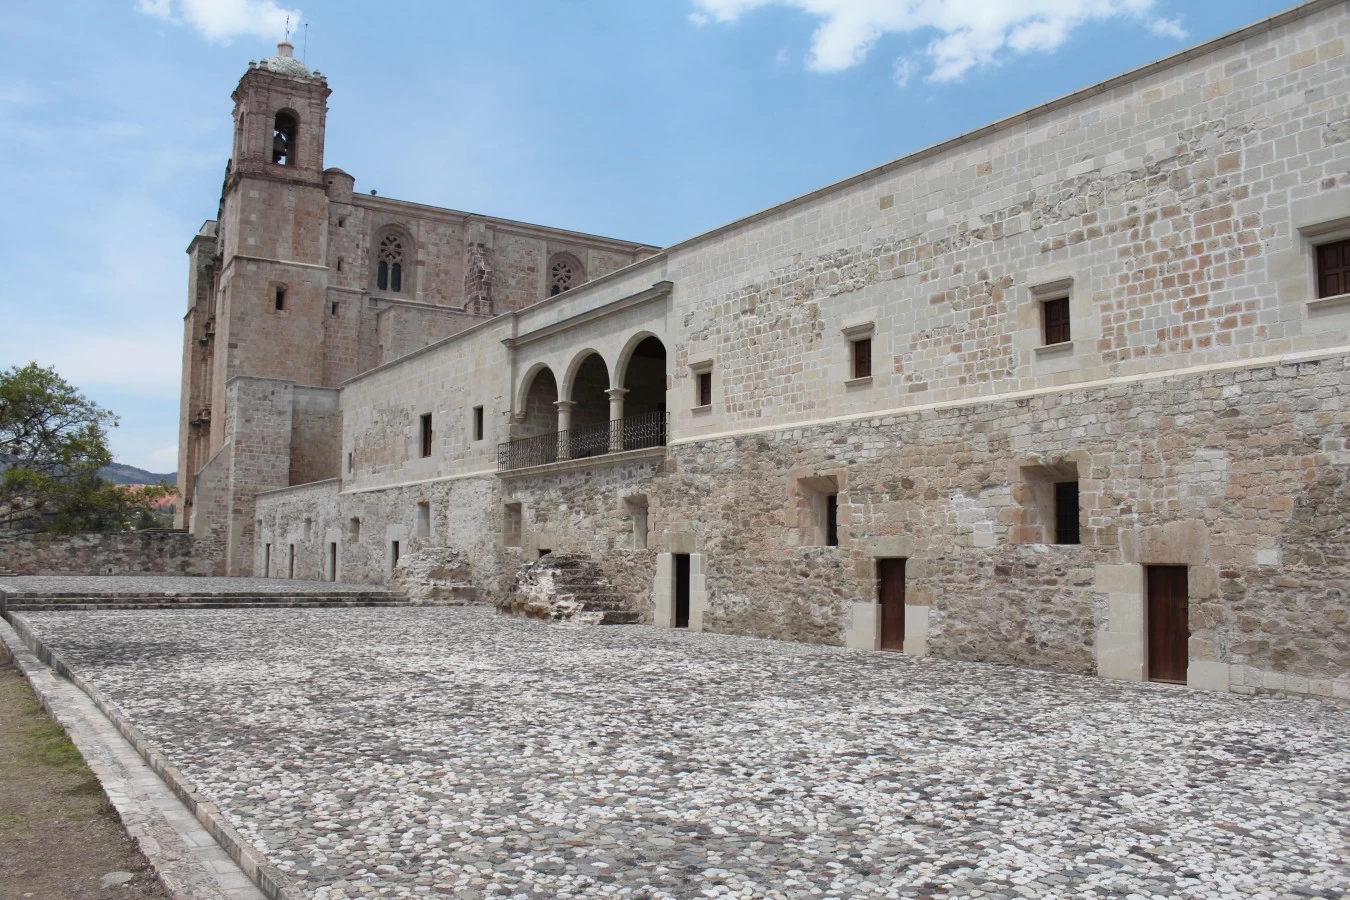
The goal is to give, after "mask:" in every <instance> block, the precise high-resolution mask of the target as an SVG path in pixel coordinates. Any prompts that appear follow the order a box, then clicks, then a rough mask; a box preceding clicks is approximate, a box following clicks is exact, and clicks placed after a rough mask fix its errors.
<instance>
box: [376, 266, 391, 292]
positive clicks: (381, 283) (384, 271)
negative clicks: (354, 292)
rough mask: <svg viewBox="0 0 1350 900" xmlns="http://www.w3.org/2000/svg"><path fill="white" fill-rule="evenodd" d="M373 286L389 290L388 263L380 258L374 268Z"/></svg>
mask: <svg viewBox="0 0 1350 900" xmlns="http://www.w3.org/2000/svg"><path fill="white" fill-rule="evenodd" d="M375 286H376V287H377V288H379V289H380V290H382V291H387V290H389V263H387V262H385V261H384V260H380V264H379V265H378V266H376V268H375Z"/></svg>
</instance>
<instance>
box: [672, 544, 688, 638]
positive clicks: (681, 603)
mask: <svg viewBox="0 0 1350 900" xmlns="http://www.w3.org/2000/svg"><path fill="white" fill-rule="evenodd" d="M675 627H676V628H688V627H689V554H688V553H676V554H675Z"/></svg>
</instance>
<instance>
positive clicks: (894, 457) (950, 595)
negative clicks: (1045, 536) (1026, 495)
mask: <svg viewBox="0 0 1350 900" xmlns="http://www.w3.org/2000/svg"><path fill="white" fill-rule="evenodd" d="M1348 395H1350V360H1347V359H1346V358H1345V357H1334V358H1330V359H1325V360H1321V361H1314V362H1306V363H1301V364H1297V365H1288V366H1278V367H1263V368H1257V369H1250V370H1247V369H1233V370H1227V371H1219V372H1212V373H1206V374H1203V375H1196V376H1189V377H1178V378H1175V379H1167V380H1164V381H1157V382H1154V381H1137V382H1124V383H1120V384H1115V385H1111V386H1109V387H1099V388H1093V389H1076V390H1075V389H1068V390H1065V391H1063V392H1054V393H1047V394H1042V395H1040V396H1036V397H1032V398H1029V399H1024V400H1017V401H1003V402H990V403H976V404H971V405H963V406H956V407H949V408H945V409H938V410H931V411H927V412H917V413H909V414H904V415H888V416H885V417H878V418H873V419H866V420H860V421H854V422H844V423H837V424H833V425H825V426H820V427H817V428H810V429H794V430H785V431H775V432H766V433H762V434H755V435H747V436H743V437H736V438H726V439H722V440H717V441H708V442H697V443H691V444H684V445H680V446H677V447H675V448H672V455H673V469H674V470H675V474H673V475H672V476H670V477H669V478H663V479H658V480H656V482H655V483H654V484H653V485H650V486H649V487H648V490H649V496H650V498H651V503H652V509H653V518H654V520H655V521H660V522H661V523H662V527H663V528H677V529H683V530H687V531H689V532H692V533H694V534H696V535H697V536H698V543H699V546H700V548H701V552H703V553H704V554H705V555H706V560H707V562H706V563H705V566H706V568H707V570H708V572H709V578H708V583H709V592H710V594H711V597H712V608H711V610H710V611H709V613H708V614H706V615H705V619H704V621H705V626H707V627H711V628H712V629H714V630H725V631H734V632H738V633H754V634H762V635H766V636H771V637H784V638H792V639H807V640H820V641H825V642H832V643H833V642H840V641H841V640H842V637H843V630H844V629H845V628H846V627H847V622H846V618H845V616H844V610H845V608H846V602H847V601H850V600H853V599H863V600H866V599H870V598H872V597H874V596H875V587H874V585H873V584H872V583H871V581H870V579H871V577H872V576H871V568H870V565H868V560H869V559H870V556H871V554H870V551H869V549H868V547H869V541H873V540H875V539H876V538H878V537H885V536H891V535H899V536H905V537H908V538H912V539H913V541H914V547H915V549H914V553H913V557H912V561H911V564H910V566H909V568H908V569H907V582H908V602H909V603H911V604H916V605H931V612H930V616H931V619H930V626H929V628H930V631H929V636H928V648H929V650H930V652H934V653H938V654H941V655H945V656H952V657H956V658H962V659H980V660H989V661H993V662H1013V663H1024V664H1032V665H1042V666H1049V667H1052V668H1056V669H1061V670H1064V671H1077V672H1090V671H1093V669H1094V667H1095V656H1094V635H1095V633H1096V631H1098V630H1099V629H1101V628H1103V627H1105V625H1106V624H1107V623H1106V620H1105V615H1106V613H1105V605H1104V601H1103V598H1101V597H1099V596H1096V595H1095V594H1094V589H1093V583H1094V582H1093V567H1094V566H1096V565H1099V564H1117V563H1144V564H1147V563H1160V562H1168V561H1170V560H1167V559H1161V558H1156V559H1149V558H1141V556H1143V557H1146V556H1147V553H1141V550H1140V546H1141V543H1142V544H1145V545H1146V544H1147V540H1148V536H1149V534H1150V531H1151V529H1155V528H1157V527H1158V526H1163V525H1172V524H1175V523H1179V522H1190V523H1194V524H1196V525H1197V527H1198V528H1199V529H1200V530H1201V531H1202V532H1203V533H1204V534H1206V535H1207V544H1208V546H1207V555H1208V561H1207V563H1206V564H1205V565H1204V566H1200V567H1198V568H1200V569H1201V570H1203V571H1202V572H1201V573H1200V576H1201V577H1200V579H1199V580H1200V581H1201V582H1206V581H1207V582H1210V583H1212V584H1213V585H1214V587H1213V588H1212V589H1206V588H1204V587H1200V588H1198V589H1197V588H1195V587H1193V589H1192V613H1191V615H1192V622H1191V624H1192V639H1193V643H1192V652H1193V653H1195V652H1196V651H1197V650H1198V651H1199V652H1201V653H1203V654H1204V655H1203V656H1200V657H1199V658H1202V659H1206V658H1212V659H1215V660H1220V661H1226V662H1230V663H1237V664H1243V665H1249V666H1252V667H1255V668H1259V669H1262V670H1267V671H1276V672H1290V673H1294V674H1298V675H1304V676H1316V677H1332V676H1340V675H1343V673H1345V672H1346V671H1350V640H1347V637H1346V634H1347V632H1346V627H1345V625H1346V622H1347V616H1350V606H1348V605H1347V594H1346V591H1345V589H1344V585H1345V584H1347V583H1350V506H1346V505H1344V503H1343V500H1344V498H1345V496H1346V491H1347V490H1348V488H1347V481H1348V480H1350V455H1348V454H1347V452H1346V449H1345V448H1346V446H1347V444H1346V442H1347V438H1350V408H1347V406H1346V404H1345V402H1344V400H1343V398H1344V397H1345V396H1348ZM1066 458H1067V459H1073V460H1075V461H1077V464H1078V466H1079V468H1078V474H1079V479H1080V486H1081V487H1082V489H1083V494H1082V502H1083V506H1084V509H1083V513H1082V521H1083V522H1084V523H1085V524H1086V526H1087V527H1085V528H1084V531H1083V540H1084V543H1083V544H1081V545H1079V546H1055V545H1047V544H1040V543H1036V544H1023V543H1016V542H1014V540H1013V536H1014V526H1015V523H1016V522H1018V521H1019V515H1018V513H1019V510H1018V503H1017V502H1016V501H1015V499H1014V495H1015V493H1016V488H1017V487H1018V483H1019V482H1018V479H1019V475H1018V474H1017V473H1019V472H1020V471H1021V468H1022V467H1023V466H1024V465H1025V464H1026V463H1027V462H1028V461H1035V460H1046V459H1066ZM821 475H835V477H837V478H838V479H839V484H840V512H841V516H840V521H841V528H840V544H841V546H840V547H839V548H828V547H811V548H801V547H798V546H796V544H797V543H798V535H797V534H796V533H795V532H796V530H797V529H798V528H799V527H800V523H799V522H798V521H797V519H796V516H797V514H798V510H797V508H796V507H794V505H793V504H792V503H791V502H790V501H789V496H790V492H791V490H792V484H791V482H792V481H793V479H795V478H799V477H818V476H821ZM1158 552H1163V553H1165V552H1166V550H1165V549H1162V548H1159V550H1158ZM1197 590H1199V592H1200V593H1202V594H1204V595H1205V596H1197V595H1196V592H1197Z"/></svg>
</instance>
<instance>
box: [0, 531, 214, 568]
mask: <svg viewBox="0 0 1350 900" xmlns="http://www.w3.org/2000/svg"><path fill="white" fill-rule="evenodd" d="M220 562H221V556H220V553H219V552H217V546H214V545H211V544H209V543H208V544H203V543H201V542H199V541H197V540H195V539H194V538H193V537H192V535H190V534H182V533H178V532H143V531H130V532H115V533H109V534H101V533H90V534H75V535H56V534H42V535H33V536H29V537H19V538H5V539H3V540H0V568H6V569H9V570H10V571H12V572H14V573H15V574H16V575H139V574H142V573H145V572H155V573H162V574H166V575H215V574H218V568H219V564H220Z"/></svg>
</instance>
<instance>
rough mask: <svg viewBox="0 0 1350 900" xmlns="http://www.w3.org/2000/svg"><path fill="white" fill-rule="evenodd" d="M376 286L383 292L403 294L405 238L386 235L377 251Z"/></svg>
mask: <svg viewBox="0 0 1350 900" xmlns="http://www.w3.org/2000/svg"><path fill="white" fill-rule="evenodd" d="M375 286H376V287H378V288H379V289H380V290H382V291H393V292H394V293H395V294H401V293H403V238H401V237H400V236H398V235H397V234H386V235H385V236H384V237H383V238H381V239H380V245H379V247H378V248H377V249H376V251H375Z"/></svg>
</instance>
